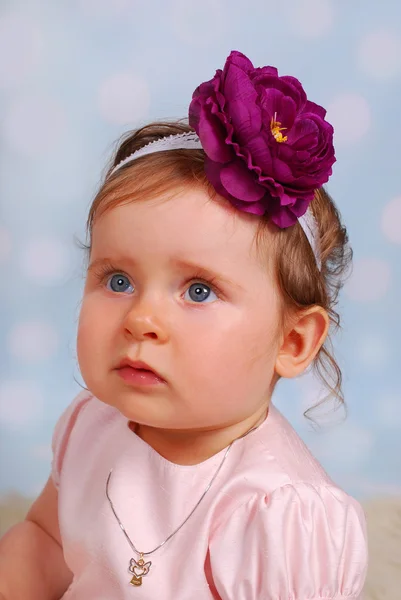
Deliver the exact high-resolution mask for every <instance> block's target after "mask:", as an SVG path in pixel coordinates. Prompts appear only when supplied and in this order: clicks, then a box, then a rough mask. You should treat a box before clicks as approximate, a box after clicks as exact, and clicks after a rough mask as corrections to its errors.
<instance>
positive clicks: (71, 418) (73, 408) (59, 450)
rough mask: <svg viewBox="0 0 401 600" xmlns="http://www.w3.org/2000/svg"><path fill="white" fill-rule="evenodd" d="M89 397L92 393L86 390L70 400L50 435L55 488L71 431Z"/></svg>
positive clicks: (58, 481)
mask: <svg viewBox="0 0 401 600" xmlns="http://www.w3.org/2000/svg"><path fill="white" fill-rule="evenodd" d="M91 398H92V394H91V393H90V392H88V391H87V390H84V391H83V392H81V393H79V394H78V395H77V396H76V398H75V399H74V400H73V401H72V402H71V404H70V405H69V406H68V407H67V408H66V409H65V411H64V412H63V414H62V415H61V417H60V418H59V420H58V421H57V423H56V426H55V428H54V431H53V437H52V452H53V460H52V469H51V475H52V480H53V483H54V485H55V486H56V488H57V489H58V487H59V483H60V473H61V469H62V466H63V459H64V455H65V452H66V449H67V445H68V440H69V437H70V435H71V431H72V429H73V427H74V425H75V422H76V420H77V418H78V415H79V414H80V412H81V410H82V408H83V407H84V406H85V405H86V404H87V402H88V401H89V400H90V399H91Z"/></svg>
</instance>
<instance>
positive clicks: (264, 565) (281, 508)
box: [209, 483, 367, 600]
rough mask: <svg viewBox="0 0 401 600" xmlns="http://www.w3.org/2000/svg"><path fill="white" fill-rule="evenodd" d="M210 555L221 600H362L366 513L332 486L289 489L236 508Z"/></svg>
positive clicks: (221, 528)
mask: <svg viewBox="0 0 401 600" xmlns="http://www.w3.org/2000/svg"><path fill="white" fill-rule="evenodd" d="M209 555H210V568H211V576H212V579H213V582H214V585H215V587H216V590H217V592H218V594H219V596H220V598H221V600H289V599H291V600H318V599H319V600H321V599H323V598H324V599H325V600H331V599H333V600H334V599H335V600H344V599H346V598H347V599H349V600H350V599H353V600H356V599H358V600H362V589H363V585H364V581H365V576H366V569H367V540H366V522H365V516H364V512H363V510H362V507H361V506H360V505H359V504H358V502H357V501H356V500H354V499H353V498H351V497H349V496H348V495H347V494H345V492H343V491H342V490H340V489H338V488H336V487H334V486H333V487H330V486H314V485H312V484H307V483H301V484H298V483H297V484H293V485H284V486H283V487H281V488H279V489H277V490H275V491H274V492H273V493H272V494H270V495H269V496H262V495H260V496H257V497H253V498H251V499H250V500H249V501H248V503H247V504H244V505H242V506H241V507H240V508H238V509H237V510H236V511H235V512H234V513H233V514H232V515H231V517H229V518H228V519H227V520H226V521H225V522H224V523H222V524H221V525H220V526H219V527H218V528H217V529H216V530H215V532H214V533H213V535H212V537H211V539H210V542H209Z"/></svg>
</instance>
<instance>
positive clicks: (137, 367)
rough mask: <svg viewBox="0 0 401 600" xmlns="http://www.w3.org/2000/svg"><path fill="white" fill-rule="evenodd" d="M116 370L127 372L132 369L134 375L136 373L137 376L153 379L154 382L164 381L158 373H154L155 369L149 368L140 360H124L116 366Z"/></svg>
mask: <svg viewBox="0 0 401 600" xmlns="http://www.w3.org/2000/svg"><path fill="white" fill-rule="evenodd" d="M117 369H118V370H119V371H129V370H130V369H132V370H134V371H135V372H136V373H138V375H142V376H143V378H147V379H149V378H152V377H153V378H154V379H155V380H156V379H158V380H160V381H161V382H164V381H165V380H164V379H163V377H162V376H161V375H160V373H158V372H157V371H155V369H152V367H150V366H149V365H148V364H147V363H145V362H143V361H142V360H134V361H132V360H130V359H129V358H124V359H123V360H122V361H121V362H120V364H119V365H118V367H117Z"/></svg>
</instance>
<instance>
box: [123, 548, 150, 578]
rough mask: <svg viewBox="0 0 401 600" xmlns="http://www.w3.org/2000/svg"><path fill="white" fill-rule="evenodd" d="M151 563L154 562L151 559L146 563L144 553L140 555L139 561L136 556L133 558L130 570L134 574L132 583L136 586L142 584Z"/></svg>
mask: <svg viewBox="0 0 401 600" xmlns="http://www.w3.org/2000/svg"><path fill="white" fill-rule="evenodd" d="M151 564H152V563H151V562H150V561H149V562H147V563H145V561H144V560H143V554H141V555H140V557H139V560H138V561H136V560H135V558H131V560H130V564H129V567H128V571H129V572H130V573H132V574H133V576H132V579H131V581H130V584H131V585H136V586H138V585H142V577H145V575H147V574H148V573H149V569H150V565H151Z"/></svg>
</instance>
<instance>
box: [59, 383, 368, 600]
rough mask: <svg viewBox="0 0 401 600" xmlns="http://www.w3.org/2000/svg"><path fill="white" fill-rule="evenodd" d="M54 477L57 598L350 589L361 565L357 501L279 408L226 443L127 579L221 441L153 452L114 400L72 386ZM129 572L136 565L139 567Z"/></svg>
mask: <svg viewBox="0 0 401 600" xmlns="http://www.w3.org/2000/svg"><path fill="white" fill-rule="evenodd" d="M53 451H54V460H53V479H54V482H55V484H56V486H57V487H58V490H59V520H60V529H61V535H62V540H63V547H64V554H65V560H66V562H67V564H68V566H69V568H70V569H71V571H72V572H73V574H74V579H73V582H72V584H71V586H70V587H69V589H68V590H67V592H66V594H65V595H64V596H63V598H64V599H66V600H67V599H68V600H114V599H116V600H117V599H118V600H120V599H121V600H123V599H124V600H125V599H127V600H128V599H129V600H131V599H135V600H144V599H146V600H156V599H160V600H212V599H222V600H317V599H319V600H320V599H323V598H324V599H326V600H329V599H330V600H331V599H333V600H334V599H336V600H340V599H341V600H344V599H345V598H348V599H351V598H352V599H357V598H358V599H361V598H362V588H363V583H364V580H365V574H366V567H367V543H366V528H365V517H364V513H363V511H362V508H361V506H360V505H359V504H358V503H357V502H356V501H355V500H354V499H353V498H351V497H350V496H348V495H347V494H346V493H345V492H343V491H342V490H341V489H339V488H338V487H336V486H335V484H334V483H333V482H332V481H331V480H330V479H329V477H328V476H327V474H326V473H325V472H324V470H323V469H322V467H321V466H320V465H319V464H318V463H317V462H316V460H315V459H314V458H313V457H312V456H311V454H310V452H309V451H308V449H307V448H306V446H305V445H304V443H303V442H302V441H301V439H300V438H299V436H298V435H297V434H296V433H295V431H294V430H293V429H292V427H291V425H290V424H289V423H288V421H287V420H286V419H285V418H284V417H283V416H282V415H281V413H280V412H279V411H278V410H277V408H275V407H274V406H271V408H270V411H269V415H268V417H267V419H266V420H265V421H264V422H263V423H262V424H261V425H260V426H259V428H258V429H256V430H255V431H253V432H252V433H250V434H249V435H248V436H247V437H245V438H243V439H240V440H238V441H236V442H235V443H234V445H233V446H232V448H231V451H230V453H229V454H228V456H227V460H226V461H225V463H224V465H223V468H222V469H221V471H220V473H219V475H218V477H217V478H216V480H215V481H214V484H213V485H212V487H211V489H210V490H209V492H208V494H207V495H206V496H205V498H204V500H203V501H202V502H201V504H200V505H199V507H198V508H197V510H196V511H195V513H194V514H193V516H192V517H191V518H190V520H189V521H188V522H187V523H186V524H185V525H184V526H183V527H182V529H180V531H179V532H178V533H177V534H176V535H175V536H174V537H173V538H172V539H171V540H170V541H169V542H167V543H166V544H165V545H164V546H163V547H162V548H161V549H159V550H158V551H157V552H155V553H154V554H152V555H151V556H149V557H145V558H146V560H147V561H151V563H152V564H151V567H150V571H149V573H148V574H147V575H145V576H143V577H142V585H140V586H135V587H134V586H133V585H131V584H130V581H131V578H132V577H133V575H132V573H130V572H129V570H128V567H129V565H130V561H131V559H132V558H138V557H137V556H136V555H135V554H134V553H133V551H132V549H131V547H130V545H129V544H128V542H127V540H126V538H125V536H124V533H123V532H122V530H121V529H120V527H119V525H118V523H117V521H116V519H115V517H114V515H113V513H112V510H111V508H110V504H109V502H108V500H107V498H106V493H105V488H106V480H107V477H108V475H109V472H110V470H111V469H113V474H112V477H111V480H110V488H109V493H110V497H111V499H112V501H113V503H114V506H115V509H116V512H117V514H118V515H119V517H120V519H121V521H122V523H123V524H124V527H125V529H126V530H127V533H128V535H129V536H130V538H131V539H132V540H133V542H134V544H135V546H136V547H137V548H138V550H140V551H143V552H146V551H150V550H152V549H153V548H155V547H156V546H157V545H159V544H160V543H161V542H162V541H163V540H164V539H165V538H166V537H167V536H168V535H169V534H170V533H172V531H174V529H175V528H176V527H177V526H178V525H179V524H180V523H181V522H182V521H183V520H184V518H185V517H186V516H187V515H188V513H189V512H190V511H191V510H192V508H193V507H194V505H195V504H196V503H197V501H198V500H199V498H200V496H201V495H202V493H203V492H204V490H205V488H206V486H207V485H208V483H209V481H210V479H211V478H212V476H213V474H214V472H215V470H216V469H217V467H218V465H219V463H220V462H221V460H222V458H223V455H224V452H225V451H224V450H222V451H221V452H220V453H218V454H217V455H215V456H213V457H211V458H210V459H208V460H206V461H205V462H203V463H201V464H198V465H194V466H180V465H176V464H173V463H171V462H169V461H168V460H166V459H164V458H163V457H161V456H160V455H159V454H157V452H155V451H154V450H153V448H151V447H150V446H149V445H148V444H146V443H145V442H144V441H143V440H142V439H141V438H139V437H138V436H137V435H136V434H135V433H133V432H132V431H131V429H130V428H129V427H128V422H127V420H126V418H125V417H123V416H122V415H121V413H119V412H118V411H117V410H116V409H114V408H112V407H110V406H107V405H105V404H103V403H102V402H100V401H99V400H97V399H96V398H94V397H93V396H92V395H91V394H90V393H88V392H83V393H81V394H79V396H78V397H77V398H76V399H75V401H74V402H73V403H72V405H71V406H70V407H69V408H68V409H67V410H66V411H65V413H64V414H63V416H62V417H61V419H60V420H59V422H58V424H57V426H56V429H55V433H54V439H53ZM137 572H138V575H139V576H140V573H141V571H138V569H137Z"/></svg>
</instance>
